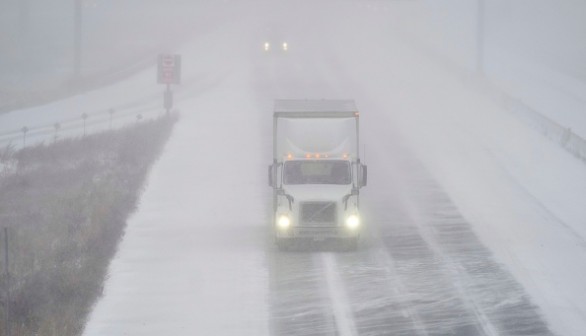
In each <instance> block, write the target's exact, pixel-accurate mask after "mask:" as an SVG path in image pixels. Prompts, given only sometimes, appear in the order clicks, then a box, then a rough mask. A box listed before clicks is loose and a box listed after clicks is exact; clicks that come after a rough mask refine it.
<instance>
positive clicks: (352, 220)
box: [346, 215, 360, 230]
mask: <svg viewBox="0 0 586 336" xmlns="http://www.w3.org/2000/svg"><path fill="white" fill-rule="evenodd" d="M359 226H360V217H358V216H357V215H350V216H348V217H347V218H346V227H347V228H348V229H350V230H356V229H357V228H358V227H359Z"/></svg>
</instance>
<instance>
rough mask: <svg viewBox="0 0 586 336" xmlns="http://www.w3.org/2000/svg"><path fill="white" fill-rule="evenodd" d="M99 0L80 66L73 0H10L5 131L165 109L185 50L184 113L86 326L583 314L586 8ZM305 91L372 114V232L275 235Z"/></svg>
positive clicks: (4, 43) (372, 328)
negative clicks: (282, 125) (348, 243)
mask: <svg viewBox="0 0 586 336" xmlns="http://www.w3.org/2000/svg"><path fill="white" fill-rule="evenodd" d="M81 4H82V7H81V8H82V16H81V20H82V21H81V22H82V24H81V35H80V36H81V53H80V54H79V55H80V60H81V61H80V64H81V66H80V68H79V74H76V69H75V57H76V56H75V55H76V51H75V50H76V49H75V33H74V31H75V29H74V28H75V15H74V14H75V6H74V5H75V2H74V1H73V0H70V1H62V0H55V1H51V2H42V1H34V0H26V1H25V0H18V1H16V0H5V1H4V2H3V3H2V6H3V7H4V8H5V9H4V10H2V11H0V49H1V50H2V53H1V54H0V104H1V105H0V111H2V114H0V148H1V147H3V146H6V145H8V144H13V145H15V146H16V147H17V148H21V147H22V146H23V145H24V142H23V141H22V140H23V139H22V137H23V132H22V127H24V126H26V127H28V129H30V133H29V136H30V138H29V140H28V142H27V144H29V145H30V144H34V143H40V142H49V140H51V139H53V137H55V138H56V137H57V134H56V133H55V132H56V130H54V129H53V126H54V124H55V123H62V124H63V125H65V127H63V130H61V131H60V133H59V134H58V135H59V139H62V138H69V137H79V136H81V134H82V129H83V130H84V132H85V131H86V128H87V132H89V133H99V132H104V131H107V130H109V129H110V128H121V127H123V126H126V125H131V124H136V123H137V122H138V120H139V119H138V118H137V116H138V115H140V116H141V118H144V119H152V118H156V117H158V116H161V115H163V114H164V113H165V111H164V108H163V91H164V90H165V86H163V85H160V84H157V83H156V58H157V56H158V55H159V54H161V53H174V54H180V55H181V56H182V76H181V77H182V81H181V84H179V85H172V86H171V89H172V90H173V92H174V96H175V102H174V107H173V109H174V110H176V111H179V112H180V114H181V119H180V121H179V122H178V124H177V126H175V130H174V132H173V134H172V136H171V138H170V140H169V142H168V143H167V145H166V147H165V150H164V152H163V154H162V156H161V157H160V159H159V160H158V161H157V162H156V163H155V165H154V166H153V167H152V170H151V172H150V175H149V177H148V182H147V184H146V186H145V189H144V192H143V193H142V195H141V198H140V203H139V206H138V208H137V210H136V212H135V213H134V214H133V215H132V216H131V217H130V218H129V220H128V223H127V229H126V232H125V235H124V237H123V239H122V240H121V242H120V245H119V247H118V252H117V254H116V256H115V257H114V258H113V260H112V262H111V264H110V267H109V271H108V277H107V279H106V281H105V284H104V292H103V295H102V297H101V298H100V299H99V300H98V301H97V302H96V303H95V305H94V307H93V309H92V311H91V312H89V313H88V314H89V315H88V318H87V324H86V327H85V331H84V334H85V335H139V334H140V335H160V334H169V335H181V334H190V335H191V334H201V335H317V334H319V335H388V334H392V335H430V334H438V335H448V334H453V335H519V334H531V335H581V334H582V332H583V330H584V328H585V327H586V325H585V322H584V321H586V304H585V303H584V302H586V290H585V289H584V288H585V287H584V286H583V284H584V283H586V271H585V270H586V250H585V248H584V247H585V246H586V245H585V244H586V228H585V227H584V223H585V222H586V210H584V208H583V204H582V203H583V200H584V199H585V197H586V173H585V172H584V162H586V141H585V140H584V138H585V137H586V126H585V125H586V115H585V113H584V110H585V109H584V107H585V105H586V103H585V101H586V85H585V83H584V80H585V79H586V65H585V64H584V62H583V60H584V59H585V58H586V44H585V43H583V42H582V41H583V40H584V37H586V20H585V14H584V13H586V4H583V3H581V2H579V1H569V0H568V1H566V0H564V1H553V0H532V1H529V0H522V1H511V0H495V1H484V0H479V1H465V0H439V1H438V0H434V1H432V0H429V1H426V0H402V1H401V0H397V1H389V0H387V1H384V0H337V1H334V0H320V1H293V0H278V1H276V0H275V1H268V0H252V1H236V0H232V1H229V0H225V1H187V0H173V1H154V0H148V1H147V0H140V1H139V0H124V1H119V0H118V1H114V0H91V1H89V0H88V1H82V2H81ZM479 6H481V7H479ZM266 43H269V45H270V48H267V47H266ZM283 43H287V48H286V49H287V50H284V49H285V48H284V47H283ZM267 49H268V50H267ZM291 98H292V99H354V100H355V102H356V105H357V107H358V109H359V111H360V134H361V148H360V151H361V153H362V154H361V155H362V162H364V163H366V164H368V167H369V174H370V176H369V179H368V180H369V182H368V183H369V184H368V186H367V187H365V188H364V189H363V190H361V193H360V195H361V196H360V197H361V201H360V214H361V217H362V220H363V226H364V227H363V230H364V231H363V232H362V234H361V240H360V243H359V246H358V249H357V250H356V251H350V252H349V251H338V250H337V249H336V248H335V246H334V247H332V246H330V245H328V244H325V243H324V244H321V242H320V241H318V242H313V244H310V245H309V246H305V247H303V248H301V249H299V250H296V251H279V250H278V249H277V248H276V247H275V246H274V237H273V226H274V216H275V214H274V213H273V211H272V210H273V209H272V204H271V201H272V195H271V193H272V190H271V188H270V187H269V186H267V176H266V173H267V165H269V164H271V163H272V162H273V157H272V146H273V138H272V137H273V134H272V125H273V114H272V112H273V111H272V109H273V101H274V100H275V99H291ZM111 109H113V110H115V111H116V112H115V114H113V115H114V117H113V118H114V122H113V126H112V123H111V120H110V118H112V114H109V112H108V111H110V110H111ZM82 113H86V115H87V116H89V117H87V121H88V122H91V123H88V125H85V122H86V120H85V119H83V120H82V119H81V118H80V116H81V115H82ZM140 120H142V119H140ZM25 133H26V132H25ZM297 135H301V138H303V136H302V135H303V132H301V133H300V134H297ZM324 135H327V132H324ZM338 136H339V138H340V139H344V135H338ZM303 142H304V141H303V140H301V141H300V143H302V145H299V144H293V145H295V146H296V147H295V148H297V147H299V148H301V147H303V148H305V147H307V146H309V147H311V144H307V143H303ZM338 142H339V141H338ZM0 167H1V166H0Z"/></svg>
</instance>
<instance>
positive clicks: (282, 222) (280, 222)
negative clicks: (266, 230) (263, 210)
mask: <svg viewBox="0 0 586 336" xmlns="http://www.w3.org/2000/svg"><path fill="white" fill-rule="evenodd" d="M277 226H278V227H279V229H281V230H285V229H288V228H289V226H291V219H289V216H287V215H281V216H279V219H277Z"/></svg>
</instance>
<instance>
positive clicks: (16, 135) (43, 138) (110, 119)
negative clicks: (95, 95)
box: [0, 95, 165, 149]
mask: <svg viewBox="0 0 586 336" xmlns="http://www.w3.org/2000/svg"><path fill="white" fill-rule="evenodd" d="M157 96H158V95H157ZM164 113H165V112H164V110H163V109H162V108H161V107H160V102H157V103H154V104H152V105H146V106H135V103H128V104H125V105H120V106H117V107H115V108H110V109H106V110H97V111H91V112H81V113H79V115H78V116H76V117H71V118H68V119H64V120H60V121H57V122H55V123H52V124H44V125H37V126H30V125H26V124H24V123H23V125H22V127H21V128H18V129H12V130H9V131H5V132H1V133H0V148H3V147H6V146H13V148H15V149H21V148H25V147H27V146H32V145H37V144H39V143H50V142H55V141H58V140H59V139H65V138H71V137H80V136H84V135H89V134H95V133H99V132H104V131H108V130H111V129H116V128H121V127H124V126H127V125H130V124H132V123H137V122H140V121H142V120H149V119H153V118H156V117H158V116H160V115H162V114H164Z"/></svg>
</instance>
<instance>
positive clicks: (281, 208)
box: [268, 99, 367, 250]
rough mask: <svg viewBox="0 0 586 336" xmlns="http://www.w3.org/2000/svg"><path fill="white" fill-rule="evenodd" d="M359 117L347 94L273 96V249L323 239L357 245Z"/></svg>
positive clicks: (362, 179) (362, 180) (362, 178)
mask: <svg viewBox="0 0 586 336" xmlns="http://www.w3.org/2000/svg"><path fill="white" fill-rule="evenodd" d="M359 119H360V113H359V111H358V109H357V108H356V104H355V102H354V101H353V100H324V99H319V100H307V99H302V100H297V99H279V100H275V102H274V112H273V162H272V164H271V165H270V166H269V172H268V173H269V174H268V175H269V185H270V186H271V187H272V189H273V212H274V216H273V223H272V228H273V230H274V238H275V243H276V245H277V246H278V248H279V249H281V250H286V249H289V248H291V247H293V246H298V245H299V244H298V242H302V241H318V242H322V241H326V240H334V241H336V244H338V245H341V246H342V247H344V248H345V249H348V250H355V249H356V248H357V246H358V242H359V239H360V234H361V232H362V222H361V216H360V211H359V205H360V202H359V198H360V189H361V188H362V187H365V186H366V183H367V167H366V165H364V164H362V163H361V161H360V140H359V139H360V138H359Z"/></svg>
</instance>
